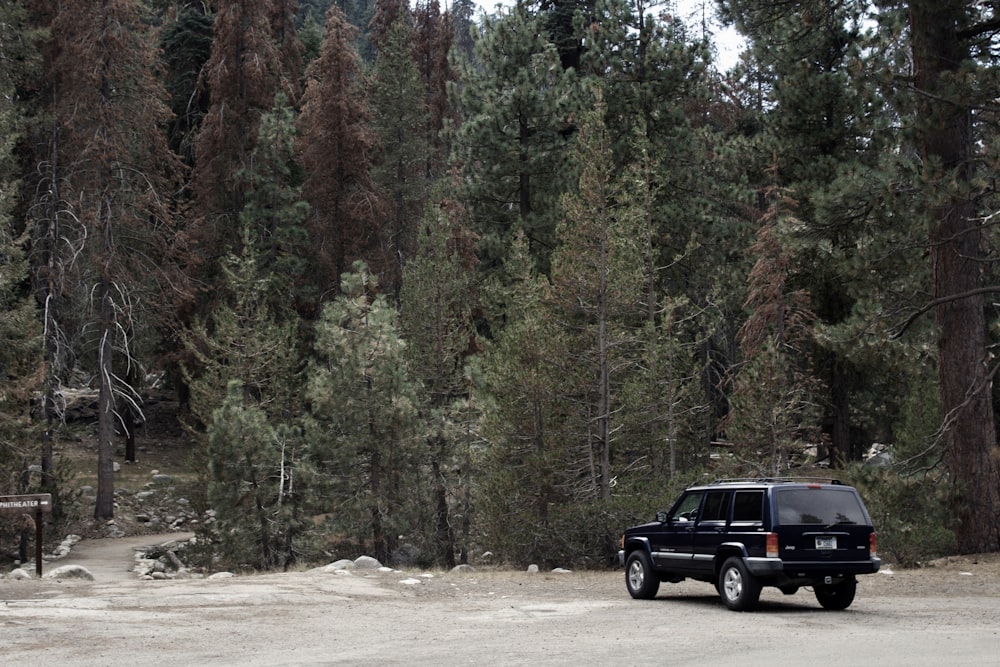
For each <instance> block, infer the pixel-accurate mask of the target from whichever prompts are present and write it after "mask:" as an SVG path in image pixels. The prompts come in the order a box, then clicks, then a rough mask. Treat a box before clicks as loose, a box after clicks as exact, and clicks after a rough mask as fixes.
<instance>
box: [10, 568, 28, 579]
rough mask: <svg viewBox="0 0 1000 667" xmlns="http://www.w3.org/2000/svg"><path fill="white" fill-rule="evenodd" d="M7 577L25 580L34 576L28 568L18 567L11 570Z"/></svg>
mask: <svg viewBox="0 0 1000 667" xmlns="http://www.w3.org/2000/svg"><path fill="white" fill-rule="evenodd" d="M7 578H8V579H10V580H12V581H24V580H25V579H31V578H32V577H31V573H30V572H28V571H27V570H22V569H21V568H17V569H16V570H11V571H10V573H8V574H7Z"/></svg>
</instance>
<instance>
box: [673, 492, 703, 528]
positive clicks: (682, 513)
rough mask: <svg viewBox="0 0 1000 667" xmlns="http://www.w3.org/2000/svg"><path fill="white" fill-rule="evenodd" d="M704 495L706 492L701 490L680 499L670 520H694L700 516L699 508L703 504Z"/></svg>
mask: <svg viewBox="0 0 1000 667" xmlns="http://www.w3.org/2000/svg"><path fill="white" fill-rule="evenodd" d="M703 495H705V494H704V493H702V492H701V491H696V492H693V493H688V494H685V495H684V497H682V498H681V499H680V501H678V503H677V506H676V507H674V511H673V512H671V513H670V516H669V517H668V519H669V520H670V521H694V520H695V519H696V518H697V517H698V508H699V507H700V506H701V498H702V496H703Z"/></svg>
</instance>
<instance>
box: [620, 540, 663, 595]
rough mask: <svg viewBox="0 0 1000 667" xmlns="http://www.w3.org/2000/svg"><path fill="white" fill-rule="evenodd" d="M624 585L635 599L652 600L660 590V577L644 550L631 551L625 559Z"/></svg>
mask: <svg viewBox="0 0 1000 667" xmlns="http://www.w3.org/2000/svg"><path fill="white" fill-rule="evenodd" d="M625 587H626V588H628V592H629V595H631V596H632V597H634V598H635V599H637V600H652V599H653V598H655V597H656V592H657V591H658V590H660V578H659V576H657V574H656V573H655V572H653V566H652V564H651V563H650V562H649V556H648V555H647V554H646V552H645V551H633V552H632V553H630V554H629V556H628V560H627V561H625Z"/></svg>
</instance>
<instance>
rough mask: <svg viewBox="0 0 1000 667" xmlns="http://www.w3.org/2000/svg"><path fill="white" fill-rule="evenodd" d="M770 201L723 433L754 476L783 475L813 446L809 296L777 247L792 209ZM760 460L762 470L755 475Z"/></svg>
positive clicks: (779, 197)
mask: <svg viewBox="0 0 1000 667" xmlns="http://www.w3.org/2000/svg"><path fill="white" fill-rule="evenodd" d="M771 198H772V202H771V206H770V208H769V209H768V213H767V215H766V216H765V217H764V220H763V225H762V226H761V228H760V230H759V231H758V232H757V241H756V243H755V244H754V245H753V247H751V248H750V251H749V254H751V255H752V256H754V257H757V262H756V264H755V265H754V268H753V270H752V271H751V272H750V277H749V283H750V285H749V287H750V290H749V295H748V297H747V307H748V309H749V310H750V316H749V317H748V319H747V321H746V322H745V323H744V325H743V327H742V328H741V329H740V332H739V341H740V346H741V348H742V351H743V354H744V356H745V357H746V362H745V364H744V365H743V366H742V367H740V369H739V371H738V373H737V376H736V382H735V385H736V389H735V392H734V393H733V394H732V395H731V400H732V403H733V412H732V415H733V419H732V422H731V424H730V428H729V430H728V434H729V436H730V437H732V438H733V440H734V442H735V453H736V454H737V456H740V457H741V458H742V459H743V460H744V461H746V462H747V463H746V465H749V466H750V467H751V471H750V472H751V473H754V474H758V475H761V474H762V475H780V474H783V473H784V472H785V471H786V470H787V469H788V468H790V467H791V466H792V465H793V464H794V463H796V462H797V461H801V460H802V458H803V454H804V452H805V450H806V449H808V448H809V447H810V446H811V445H815V443H817V442H819V441H820V434H819V423H820V419H819V415H818V414H817V412H818V410H817V407H818V403H817V401H816V398H815V397H816V396H817V395H818V393H819V390H820V389H821V385H820V384H819V383H818V382H817V381H816V380H815V379H814V377H813V375H812V369H811V368H810V360H811V356H812V355H811V353H810V351H811V344H812V341H811V338H812V319H813V318H814V316H813V315H812V313H811V312H810V310H809V295H808V293H807V292H805V291H804V290H802V289H798V290H795V289H793V288H792V287H791V286H790V285H789V282H790V276H789V273H790V267H789V262H788V259H787V257H785V256H784V253H783V250H782V245H781V242H780V238H781V236H782V234H783V233H787V231H786V230H787V229H788V228H790V227H794V226H795V225H796V224H797V221H796V220H795V219H794V217H793V216H792V210H793V209H794V202H793V201H791V200H790V199H789V198H788V197H787V196H784V195H783V194H782V193H780V192H777V191H775V192H773V193H772V194H771ZM762 454H763V455H764V458H765V461H766V467H765V466H764V465H761V469H755V467H756V465H757V463H756V459H757V458H758V457H760V456H761V455H762Z"/></svg>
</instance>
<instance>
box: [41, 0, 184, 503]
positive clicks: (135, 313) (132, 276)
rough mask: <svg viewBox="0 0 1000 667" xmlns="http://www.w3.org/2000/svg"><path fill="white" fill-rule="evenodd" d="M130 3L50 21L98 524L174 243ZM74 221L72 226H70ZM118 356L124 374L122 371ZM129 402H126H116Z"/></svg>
mask: <svg viewBox="0 0 1000 667" xmlns="http://www.w3.org/2000/svg"><path fill="white" fill-rule="evenodd" d="M138 9H139V8H138V5H137V4H136V3H134V2H131V1H130V0H106V1H105V2H102V3H101V4H100V6H99V7H96V8H95V7H92V6H91V5H90V3H85V2H82V1H72V2H65V3H62V4H61V5H60V6H59V11H58V14H57V15H56V16H55V17H54V19H53V23H52V35H53V40H54V42H55V49H54V52H55V53H56V56H55V58H54V59H53V60H52V62H51V64H50V69H49V72H48V75H49V77H50V79H51V80H52V81H53V82H54V83H53V88H54V90H55V91H56V95H55V97H54V100H53V106H52V110H51V112H52V114H53V116H54V118H55V120H56V122H57V123H58V124H59V127H60V131H59V136H60V137H61V139H60V144H61V146H60V151H61V153H62V155H65V156H67V157H68V159H67V160H65V161H64V162H63V163H62V169H61V170H60V172H59V173H58V174H57V177H58V178H60V179H61V180H62V181H63V182H62V184H61V188H62V190H63V193H64V194H63V196H62V201H65V202H68V203H69V204H70V206H71V208H72V216H71V219H72V220H73V222H74V223H75V227H76V230H77V233H76V234H75V235H72V234H67V233H66V232H63V233H62V234H61V236H65V237H67V238H68V239H69V240H70V242H71V243H76V244H78V245H77V247H76V252H77V253H79V254H78V257H77V258H76V259H75V264H74V266H73V267H72V269H73V271H75V272H76V277H75V284H76V285H77V286H79V290H80V292H79V293H78V294H77V295H76V297H77V298H78V299H79V303H81V304H83V303H88V302H89V301H90V300H91V299H93V302H94V311H93V312H92V313H90V314H89V315H88V320H89V321H88V324H89V325H90V326H89V327H88V328H89V329H90V330H91V331H93V339H92V342H93V345H94V349H93V350H92V351H91V352H90V353H91V354H93V355H94V357H95V360H94V362H93V367H92V370H93V372H94V373H95V374H96V375H97V376H98V378H99V382H100V386H99V399H98V403H99V405H98V417H99V422H98V424H99V426H98V440H99V445H98V497H97V504H96V508H95V512H94V515H95V518H97V519H106V518H110V517H111V516H112V515H113V513H114V503H113V493H114V477H113V473H112V458H113V455H114V434H115V426H116V421H117V416H116V415H117V412H118V410H119V409H120V408H124V407H125V405H123V404H127V405H130V406H132V407H133V408H137V407H138V404H137V402H138V393H137V390H136V388H135V387H134V386H131V385H130V384H128V383H126V382H124V381H123V380H122V379H121V378H124V377H126V371H128V370H129V367H130V366H132V365H135V364H138V363H140V362H141V359H138V358H136V356H135V354H134V351H135V348H134V344H135V342H136V341H137V340H141V336H136V337H135V338H133V333H134V332H136V331H142V328H143V327H146V326H148V323H149V322H151V321H153V319H152V318H153V317H154V311H146V310H144V308H145V307H147V306H148V307H153V306H155V305H156V303H157V299H158V296H159V295H160V294H162V291H161V288H160V286H159V285H158V284H157V282H156V281H157V279H160V278H162V277H163V276H164V269H165V267H166V265H167V264H168V263H167V262H165V261H164V259H165V258H166V257H168V256H169V252H168V245H167V244H168V243H170V242H171V241H172V240H173V238H172V236H171V232H172V221H171V216H170V211H169V209H168V201H169V200H168V199H167V198H168V197H169V196H170V195H171V193H172V192H173V191H174V189H175V180H174V178H175V174H176V164H177V163H176V159H175V157H174V156H173V154H172V153H171V152H170V151H169V148H168V147H167V144H166V140H165V138H164V136H163V134H162V133H161V131H160V130H161V128H163V126H164V124H165V122H166V119H167V118H168V115H169V111H168V109H167V107H166V104H165V103H164V98H165V95H164V92H163V89H162V87H161V86H160V85H159V83H158V82H157V81H156V80H155V79H153V76H152V73H153V71H154V66H153V64H154V62H155V52H154V50H153V47H152V42H151V35H150V33H149V31H148V30H147V29H146V28H145V26H144V25H143V23H142V21H141V17H140V14H139V11H138ZM67 219H70V216H67ZM115 356H119V358H120V359H122V360H123V361H124V366H125V368H123V369H121V370H119V371H117V372H116V371H115V366H114V358H115ZM119 402H122V403H123V404H120V403H119Z"/></svg>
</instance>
